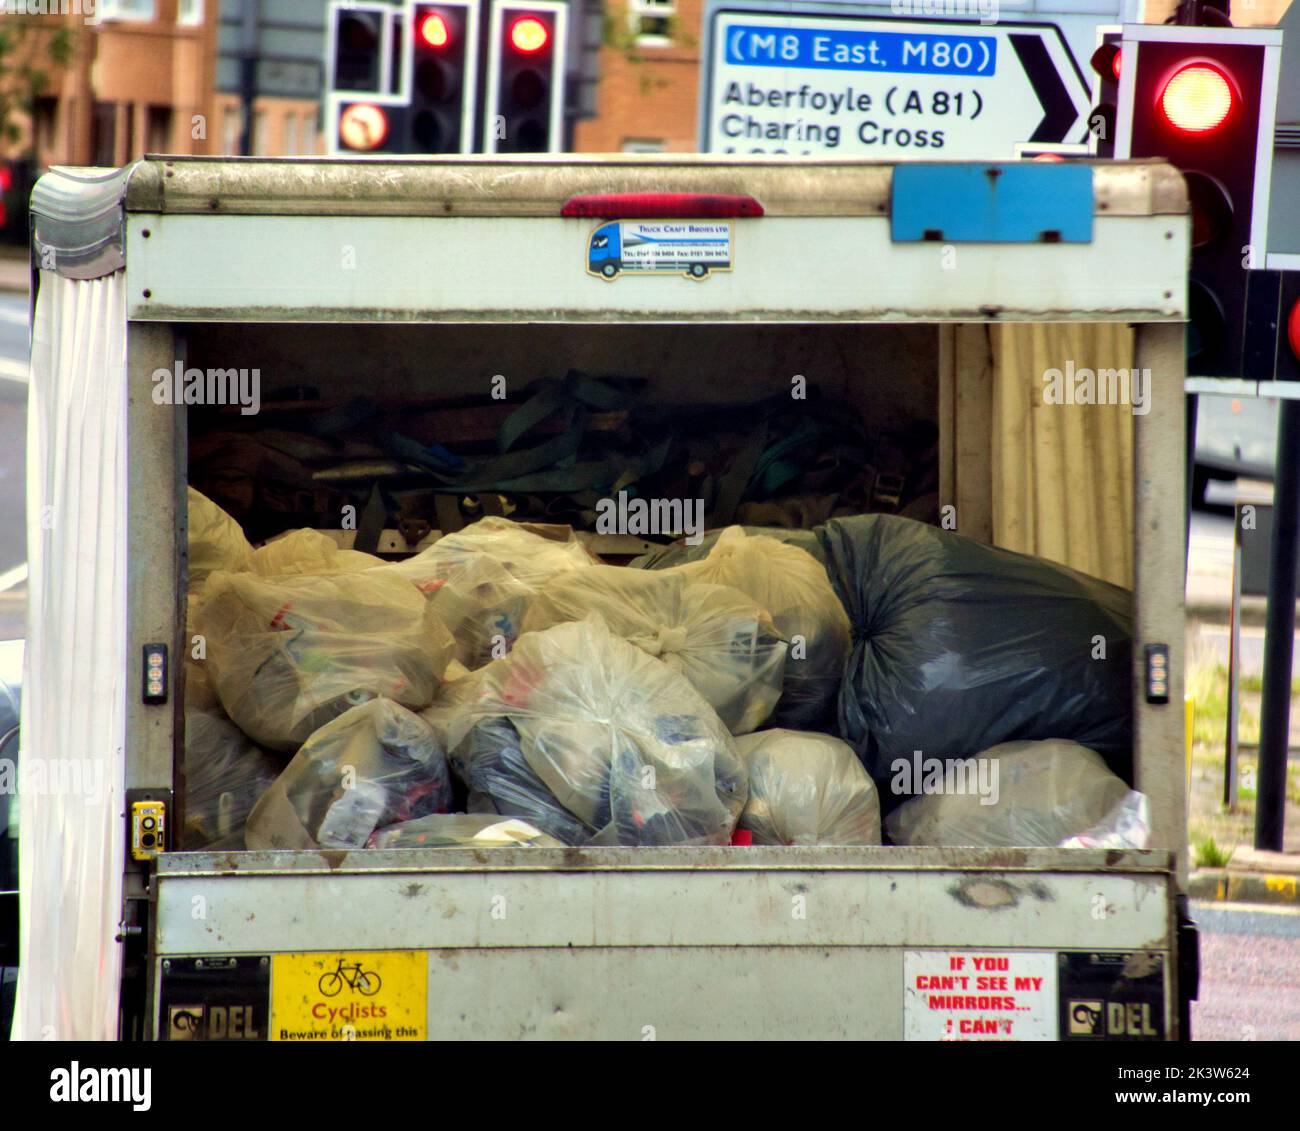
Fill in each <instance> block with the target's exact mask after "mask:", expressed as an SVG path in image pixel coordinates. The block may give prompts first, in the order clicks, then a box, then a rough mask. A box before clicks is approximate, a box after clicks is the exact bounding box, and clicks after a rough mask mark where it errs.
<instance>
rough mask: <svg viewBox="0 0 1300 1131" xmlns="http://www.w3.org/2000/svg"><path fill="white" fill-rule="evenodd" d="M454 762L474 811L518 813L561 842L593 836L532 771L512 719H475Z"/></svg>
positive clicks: (576, 841)
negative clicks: (478, 720) (467, 790)
mask: <svg viewBox="0 0 1300 1131" xmlns="http://www.w3.org/2000/svg"><path fill="white" fill-rule="evenodd" d="M435 712H436V708H435ZM452 764H453V766H454V767H455V768H456V770H457V773H458V774H459V776H460V777H461V779H462V780H463V781H464V782H465V785H466V787H467V788H468V789H469V801H468V803H467V805H466V808H467V809H469V811H470V812H471V813H474V814H501V815H508V816H512V817H519V818H521V819H522V820H525V821H527V822H529V823H530V824H533V825H536V826H537V827H538V828H539V829H541V830H542V831H543V832H545V833H547V834H548V835H550V836H552V837H554V838H555V839H556V840H557V841H559V842H560V843H561V844H586V843H587V841H589V840H590V839H591V829H590V828H588V827H587V826H586V825H584V824H583V823H582V822H581V821H580V820H578V818H577V817H575V816H574V815H573V814H572V813H570V812H569V811H568V810H567V809H566V808H565V807H564V806H563V805H561V804H560V803H559V802H558V801H556V800H555V795H554V794H553V793H551V791H550V790H549V789H547V787H546V783H545V782H544V781H542V779H541V778H540V777H538V776H537V774H536V773H534V772H533V769H532V767H531V766H530V765H529V764H528V759H526V758H525V757H524V753H523V742H522V740H521V739H520V737H519V732H518V731H517V730H515V728H514V725H513V724H512V723H511V722H510V720H509V719H485V720H483V721H482V722H479V723H476V724H475V726H474V728H473V729H472V730H471V731H470V732H469V734H468V736H466V738H465V739H464V740H463V742H462V743H461V744H460V745H459V746H458V747H456V748H455V750H454V752H453V755H452Z"/></svg>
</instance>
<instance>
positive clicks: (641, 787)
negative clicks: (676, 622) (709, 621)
mask: <svg viewBox="0 0 1300 1131" xmlns="http://www.w3.org/2000/svg"><path fill="white" fill-rule="evenodd" d="M435 714H443V715H444V717H443V718H442V719H441V721H440V729H441V731H442V733H445V734H446V735H447V739H448V742H449V744H450V753H451V758H452V764H453V766H454V767H455V769H456V772H457V774H458V775H459V776H460V777H461V779H462V780H463V781H465V782H466V783H467V784H468V785H469V787H470V790H471V807H472V808H479V809H480V811H481V807H487V806H490V807H491V808H492V809H493V810H495V811H496V812H498V813H501V814H503V815H507V816H517V817H520V818H522V819H524V820H527V821H528V822H529V823H530V824H533V825H536V827H537V828H539V829H541V830H542V831H543V832H545V833H547V834H548V835H550V836H554V837H555V838H556V839H557V840H560V841H563V842H564V843H566V844H575V843H584V842H586V843H596V844H622V845H666V844H727V843H729V841H730V838H731V834H732V831H733V830H734V828H735V825H736V819H737V817H739V815H740V810H741V809H742V808H743V806H744V803H745V796H746V792H747V789H746V783H745V767H744V765H743V763H742V762H741V761H740V758H739V756H738V755H737V754H736V749H735V746H734V742H733V739H732V737H731V735H730V733H729V732H728V731H727V728H726V727H725V726H724V725H723V723H722V720H721V719H719V718H718V716H717V713H716V712H715V711H714V710H713V708H712V707H711V706H709V704H708V703H707V702H706V701H705V700H704V699H703V698H702V697H701V696H700V695H699V693H697V692H696V691H695V690H694V688H692V687H691V685H690V684H689V683H688V682H687V681H686V679H685V678H683V677H682V676H681V675H679V674H678V673H677V672H676V671H674V670H673V669H672V668H670V667H669V666H668V665H667V664H665V663H663V662H662V661H661V660H657V659H655V658H654V657H652V656H648V655H646V654H645V653H644V652H642V651H641V650H640V649H638V648H636V647H634V646H633V645H631V644H629V643H628V642H627V641H625V640H623V639H622V638H621V637H618V636H616V635H614V634H613V633H611V632H610V630H609V629H608V628H607V627H606V625H605V624H604V622H603V621H601V620H600V619H599V618H597V617H593V618H592V619H590V620H587V621H579V622H572V623H568V624H560V625H556V626H554V627H553V628H548V629H546V630H545V631H541V632H527V633H525V634H524V635H522V636H521V637H520V638H519V639H518V640H517V641H516V642H515V647H514V649H513V650H512V651H511V653H510V654H509V655H508V656H506V657H505V658H503V659H500V660H495V661H493V662H492V663H491V664H489V665H488V666H487V667H485V668H482V669H481V670H479V671H477V672H475V673H473V674H471V675H469V676H467V677H466V678H465V679H463V680H459V681H457V684H456V685H454V687H453V689H451V694H450V695H449V702H448V703H446V704H437V705H435V707H434V708H433V709H432V710H431V711H429V712H426V717H427V716H428V715H435ZM484 724H489V725H487V726H485V725H484ZM501 724H509V725H508V726H504V725H501ZM476 801H477V803H478V804H477V805H475V802H476ZM557 818H558V819H557ZM572 822H576V825H575V824H573V823H572ZM578 826H581V829H580V830H579V828H578Z"/></svg>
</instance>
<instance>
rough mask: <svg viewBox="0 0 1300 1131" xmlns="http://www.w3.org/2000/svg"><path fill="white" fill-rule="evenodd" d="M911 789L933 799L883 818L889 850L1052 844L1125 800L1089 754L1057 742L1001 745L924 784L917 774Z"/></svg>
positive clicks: (1121, 788)
mask: <svg viewBox="0 0 1300 1131" xmlns="http://www.w3.org/2000/svg"><path fill="white" fill-rule="evenodd" d="M957 761H959V762H960V763H961V764H960V765H958V764H956V762H957ZM981 763H982V764H981ZM911 776H912V777H913V778H915V777H916V776H917V775H916V774H914V773H913V774H912V775H911ZM911 784H912V785H913V786H914V787H915V786H921V787H922V788H928V789H930V790H933V792H927V793H925V794H924V795H922V796H915V797H912V798H911V800H909V801H905V802H904V803H903V804H902V805H900V806H899V807H898V808H897V809H895V810H894V811H893V812H892V813H890V814H889V815H888V816H887V817H886V818H885V831H886V832H887V833H888V834H889V838H890V840H892V841H893V842H894V843H895V844H909V845H976V846H980V845H987V846H990V847H1007V848H1033V847H1035V846H1048V845H1059V844H1060V843H1061V842H1062V841H1064V840H1067V839H1068V838H1070V837H1073V836H1078V835H1079V834H1081V833H1084V832H1086V831H1087V830H1088V829H1091V828H1092V827H1093V826H1095V825H1097V824H1098V823H1099V822H1101V821H1102V820H1104V819H1105V817H1106V816H1107V814H1108V813H1110V812H1111V810H1113V809H1114V808H1115V807H1116V806H1117V805H1119V804H1120V803H1121V802H1122V801H1123V800H1124V799H1125V798H1126V797H1127V795H1128V793H1129V787H1128V786H1127V785H1125V784H1124V782H1123V781H1121V780H1120V779H1119V778H1118V777H1116V776H1115V775H1114V774H1113V773H1111V772H1110V770H1109V769H1107V768H1106V763H1105V761H1104V760H1103V759H1102V757H1101V755H1100V754H1098V753H1097V752H1096V751H1095V750H1089V749H1088V748H1087V747H1085V746H1080V745H1079V744H1078V743H1077V742H1066V741H1057V740H1047V741H1042V742H1004V743H1002V744H1001V745H998V746H994V747H993V748H992V749H989V750H985V751H984V752H983V753H982V754H979V755H977V756H976V757H975V758H967V759H960V760H956V761H954V762H953V763H952V764H951V765H950V764H947V763H945V766H944V771H943V773H942V774H935V775H932V776H930V777H929V779H928V785H927V782H926V778H925V776H924V775H922V781H921V782H915V781H914V782H912V783H911ZM940 790H942V792H940ZM913 791H915V790H913Z"/></svg>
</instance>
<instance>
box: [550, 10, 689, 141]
mask: <svg viewBox="0 0 1300 1131" xmlns="http://www.w3.org/2000/svg"><path fill="white" fill-rule="evenodd" d="M701 8H702V5H701V0H606V18H605V42H604V44H603V45H602V47H601V49H600V64H599V73H600V79H599V82H598V83H597V85H596V89H595V111H596V114H595V117H593V118H589V119H586V120H583V121H580V122H578V123H577V125H576V127H575V129H574V149H576V150H578V151H580V152H587V153H602V152H605V153H610V152H613V153H616V152H619V151H632V152H636V151H642V152H659V151H665V152H670V153H672V152H678V153H680V152H691V151H693V150H694V149H695V148H696V135H697V133H698V127H697V111H698V91H699V76H700V19H701Z"/></svg>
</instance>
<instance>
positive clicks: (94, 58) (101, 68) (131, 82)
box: [0, 0, 216, 168]
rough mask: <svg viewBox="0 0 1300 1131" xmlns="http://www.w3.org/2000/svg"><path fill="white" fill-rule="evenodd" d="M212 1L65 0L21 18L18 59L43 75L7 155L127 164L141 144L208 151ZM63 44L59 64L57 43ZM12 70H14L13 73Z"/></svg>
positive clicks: (16, 120) (14, 17)
mask: <svg viewBox="0 0 1300 1131" xmlns="http://www.w3.org/2000/svg"><path fill="white" fill-rule="evenodd" d="M215 3H216V0H97V2H89V0H65V2H63V3H57V2H55V3H49V4H46V5H44V7H47V8H51V9H58V10H59V11H58V14H49V15H28V14H25V13H23V12H11V13H9V14H7V15H5V16H3V17H0V18H3V19H4V20H6V21H8V22H11V23H12V22H14V21H23V25H22V27H21V30H20V32H19V34H18V35H17V37H16V40H15V42H16V44H17V46H16V48H15V52H16V53H17V54H16V55H15V59H11V60H9V62H14V61H16V59H17V58H19V57H21V58H23V59H25V60H26V61H27V62H29V63H30V64H31V65H32V66H34V67H37V68H39V69H40V70H42V71H44V72H45V73H46V75H47V82H46V84H45V86H44V88H43V89H42V90H41V92H40V93H39V94H38V96H37V97H36V99H35V101H34V103H33V105H32V109H31V113H30V114H24V113H15V114H14V115H13V119H12V120H13V124H14V125H16V126H18V128H19V137H18V138H17V140H15V141H7V142H6V143H5V145H4V154H5V156H8V157H14V156H28V155H30V156H31V157H32V158H34V160H35V163H36V166H37V168H43V167H46V166H49V165H54V164H71V165H123V164H125V163H126V162H128V161H130V160H132V159H133V158H135V157H138V156H140V155H141V154H142V153H144V152H146V151H152V152H170V153H205V152H208V149H207V145H208V142H209V140H210V136H211V123H210V121H209V117H210V114H211V107H210V101H211V92H212V84H213V68H214V60H215V49H216V36H215V27H214V23H213V21H212V20H211V19H210V18H209V16H210V11H209V8H211V7H214V6H215ZM56 41H58V42H61V43H62V44H63V45H64V46H65V47H66V50H67V52H68V58H67V62H66V64H64V65H60V64H59V63H57V62H55V61H54V59H55V58H56V56H55V55H54V52H53V50H52V47H53V45H54V43H55V42H56ZM12 75H13V72H12V70H10V81H12Z"/></svg>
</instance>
